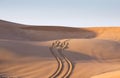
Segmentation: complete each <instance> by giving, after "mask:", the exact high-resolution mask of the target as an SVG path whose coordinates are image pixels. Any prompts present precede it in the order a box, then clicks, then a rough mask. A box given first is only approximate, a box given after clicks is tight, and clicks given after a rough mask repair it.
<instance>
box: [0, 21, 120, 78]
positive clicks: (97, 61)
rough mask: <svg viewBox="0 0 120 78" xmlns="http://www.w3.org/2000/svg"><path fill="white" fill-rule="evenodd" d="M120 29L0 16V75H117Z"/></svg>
mask: <svg viewBox="0 0 120 78" xmlns="http://www.w3.org/2000/svg"><path fill="white" fill-rule="evenodd" d="M119 33H120V27H114V26H113V27H94V28H72V27H60V26H29V25H22V24H17V23H13V22H8V21H3V20H0V77H2V76H6V78H7V77H15V78H18V77H20V78H62V77H64V78H66V77H68V78H120V72H119V71H120V35H119ZM56 40H57V41H56ZM66 40H67V41H66ZM59 41H60V42H59ZM65 41H66V42H65ZM52 45H53V47H51V46H52ZM62 48H63V49H62ZM64 48H65V50H64ZM60 53H62V55H60Z"/></svg>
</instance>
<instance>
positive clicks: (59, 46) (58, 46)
mask: <svg viewBox="0 0 120 78" xmlns="http://www.w3.org/2000/svg"><path fill="white" fill-rule="evenodd" d="M68 41H69V40H65V41H64V42H62V43H61V42H60V41H56V42H53V44H52V47H50V48H49V49H50V52H51V53H52V55H53V56H54V57H55V59H56V60H57V62H58V67H57V70H56V71H55V72H54V73H53V74H52V75H51V76H50V78H57V77H58V76H60V74H62V77H61V78H69V77H70V75H71V74H72V72H73V69H74V65H73V64H72V62H71V61H70V60H69V59H68V58H67V57H66V56H65V55H64V54H63V53H62V52H63V51H64V50H65V49H67V48H69V47H68V45H69V43H68ZM54 48H56V49H57V53H55V52H54V51H53V49H54ZM63 61H64V62H66V64H67V65H65V66H67V70H66V69H64V70H66V72H65V73H62V72H63V71H64V70H63V68H64V64H65V63H64V62H63Z"/></svg>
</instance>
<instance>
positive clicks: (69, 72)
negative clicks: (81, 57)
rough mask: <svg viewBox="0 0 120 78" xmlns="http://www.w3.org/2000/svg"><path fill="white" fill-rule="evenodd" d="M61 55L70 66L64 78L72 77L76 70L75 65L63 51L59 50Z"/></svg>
mask: <svg viewBox="0 0 120 78" xmlns="http://www.w3.org/2000/svg"><path fill="white" fill-rule="evenodd" d="M58 51H59V53H60V55H61V56H62V57H63V58H64V60H65V61H66V63H67V64H68V70H67V72H66V73H65V74H64V75H63V77H62V78H69V77H70V75H71V74H72V72H73V69H74V65H73V64H72V62H71V61H70V60H69V59H68V58H67V57H66V56H65V55H64V54H63V53H62V52H63V50H61V49H60V50H58Z"/></svg>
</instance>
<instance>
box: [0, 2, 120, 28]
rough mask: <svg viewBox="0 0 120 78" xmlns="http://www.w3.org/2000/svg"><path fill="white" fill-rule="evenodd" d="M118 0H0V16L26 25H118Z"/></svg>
mask: <svg viewBox="0 0 120 78" xmlns="http://www.w3.org/2000/svg"><path fill="white" fill-rule="evenodd" d="M119 8H120V1H119V0H109V1H108V0H100V1H99V0H60V1H56V0H50V1H49V0H44V1H42V0H34V1H33V0H20V1H17V0H0V9H1V11H0V12H1V13H0V19H1V20H7V21H11V22H16V23H21V24H28V25H53V26H72V27H91V26H96V27H97V26H120V10H119Z"/></svg>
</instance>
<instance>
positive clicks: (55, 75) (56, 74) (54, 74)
mask: <svg viewBox="0 0 120 78" xmlns="http://www.w3.org/2000/svg"><path fill="white" fill-rule="evenodd" d="M49 49H50V52H51V53H52V55H53V56H54V57H55V59H56V60H57V63H58V67H57V70H56V71H55V72H54V73H53V74H52V75H51V76H50V77H49V78H56V77H57V76H58V75H59V74H60V73H61V72H62V70H63V67H64V66H63V62H62V59H61V58H60V57H58V56H57V55H56V54H55V53H54V51H53V48H52V47H50V48H49Z"/></svg>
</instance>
